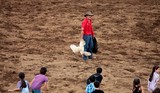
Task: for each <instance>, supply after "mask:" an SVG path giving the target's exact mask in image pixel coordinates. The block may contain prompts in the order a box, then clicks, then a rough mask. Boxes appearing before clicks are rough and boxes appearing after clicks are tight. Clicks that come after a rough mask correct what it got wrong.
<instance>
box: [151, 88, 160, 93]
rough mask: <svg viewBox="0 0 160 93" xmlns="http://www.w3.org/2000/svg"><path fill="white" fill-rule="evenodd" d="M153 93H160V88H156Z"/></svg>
mask: <svg viewBox="0 0 160 93" xmlns="http://www.w3.org/2000/svg"><path fill="white" fill-rule="evenodd" d="M152 93H160V88H156V89H155V90H154V91H153V92H152Z"/></svg>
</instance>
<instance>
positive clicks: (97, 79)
mask: <svg viewBox="0 0 160 93" xmlns="http://www.w3.org/2000/svg"><path fill="white" fill-rule="evenodd" d="M96 71H97V73H95V74H93V75H91V76H90V77H95V82H96V81H97V82H99V83H101V81H102V79H103V76H102V75H101V73H102V68H101V67H98V68H97V69H96ZM90 77H89V78H88V79H87V82H86V83H87V85H88V84H90V83H91V81H90Z"/></svg>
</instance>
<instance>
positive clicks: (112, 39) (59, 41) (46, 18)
mask: <svg viewBox="0 0 160 93" xmlns="http://www.w3.org/2000/svg"><path fill="white" fill-rule="evenodd" d="M88 10H91V11H92V12H93V13H94V16H93V28H94V30H95V35H96V38H97V41H98V45H99V52H98V53H97V54H94V56H95V57H96V58H95V59H93V60H89V61H88V62H84V61H83V60H82V58H81V55H80V53H77V54H74V53H73V52H72V51H71V49H70V48H69V46H70V44H77V45H78V42H79V40H80V28H81V21H82V20H83V18H84V17H83V15H84V13H85V12H86V11H88ZM155 64H158V65H160V0H0V81H1V82H0V93H9V92H7V90H8V89H13V88H15V87H16V84H17V81H18V77H17V74H18V73H19V72H21V71H23V72H25V74H26V78H25V79H26V80H28V81H29V82H30V81H31V80H32V79H33V78H34V75H35V74H36V73H39V69H40V68H41V67H42V66H45V67H47V69H48V72H47V76H48V77H49V88H50V89H49V91H48V92H45V93H84V91H85V87H86V83H85V81H86V79H87V78H88V77H89V76H90V75H91V74H93V73H95V70H96V68H97V67H102V68H103V72H102V75H103V77H104V79H103V80H102V84H101V86H100V87H101V89H103V90H104V92H105V93H131V89H132V81H133V79H134V78H135V77H139V78H140V79H141V83H142V85H143V86H144V88H145V93H148V91H147V80H148V77H149V75H150V73H151V69H152V67H153V65H155ZM10 93H18V92H10Z"/></svg>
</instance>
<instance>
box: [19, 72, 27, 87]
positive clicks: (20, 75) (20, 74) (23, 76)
mask: <svg viewBox="0 0 160 93" xmlns="http://www.w3.org/2000/svg"><path fill="white" fill-rule="evenodd" d="M18 76H19V78H20V79H21V86H20V88H21V89H22V88H26V86H27V85H26V82H25V80H24V78H25V74H24V73H23V72H20V73H19V74H18Z"/></svg>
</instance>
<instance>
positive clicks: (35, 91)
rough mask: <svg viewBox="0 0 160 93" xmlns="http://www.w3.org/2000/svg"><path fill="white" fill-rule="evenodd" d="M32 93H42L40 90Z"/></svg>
mask: <svg viewBox="0 0 160 93" xmlns="http://www.w3.org/2000/svg"><path fill="white" fill-rule="evenodd" d="M32 93H42V92H41V90H32Z"/></svg>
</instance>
